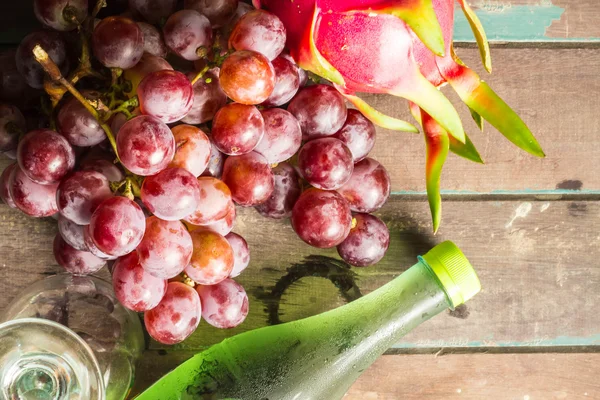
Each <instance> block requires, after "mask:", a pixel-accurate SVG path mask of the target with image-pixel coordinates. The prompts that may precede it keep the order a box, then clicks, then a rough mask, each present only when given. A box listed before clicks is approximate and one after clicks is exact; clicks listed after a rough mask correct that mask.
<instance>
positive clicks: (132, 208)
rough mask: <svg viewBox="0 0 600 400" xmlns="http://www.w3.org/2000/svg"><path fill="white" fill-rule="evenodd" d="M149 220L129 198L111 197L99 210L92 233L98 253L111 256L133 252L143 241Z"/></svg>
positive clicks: (92, 220)
mask: <svg viewBox="0 0 600 400" xmlns="http://www.w3.org/2000/svg"><path fill="white" fill-rule="evenodd" d="M145 229H146V218H145V217H144V213H143V211H142V209H141V208H140V206H138V205H137V204H136V203H134V202H133V201H131V200H129V199H128V198H126V197H120V196H116V197H111V198H110V199H107V200H104V202H103V203H102V204H100V205H99V206H98V208H96V211H94V214H92V219H91V221H90V225H89V234H90V237H91V239H92V241H93V242H94V244H95V245H96V247H98V250H100V251H101V252H103V253H106V254H108V255H111V256H118V257H120V256H123V255H125V254H128V253H131V252H132V251H133V250H134V249H135V248H136V247H137V245H138V244H139V243H140V241H141V240H142V237H143V236H144V230H145Z"/></svg>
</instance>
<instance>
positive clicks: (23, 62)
mask: <svg viewBox="0 0 600 400" xmlns="http://www.w3.org/2000/svg"><path fill="white" fill-rule="evenodd" d="M36 44H39V45H40V46H42V48H43V49H44V50H45V51H46V53H48V56H50V59H52V61H54V63H55V64H56V65H57V66H58V67H59V68H60V69H61V71H62V72H63V73H64V72H66V67H67V64H68V63H67V49H66V45H65V42H64V41H63V39H62V38H61V36H60V34H59V33H58V32H53V31H37V32H33V33H30V34H29V35H27V36H25V38H24V39H23V40H22V41H21V44H19V48H18V49H17V53H16V54H15V61H16V64H17V69H18V70H19V73H20V74H21V75H22V76H23V78H25V81H26V82H27V84H28V85H29V86H31V87H33V88H35V89H42V88H43V87H44V77H45V76H46V73H45V72H44V69H43V68H42V66H41V65H40V64H39V63H38V62H37V61H36V60H35V57H34V56H33V52H32V51H33V48H34V47H35V45H36Z"/></svg>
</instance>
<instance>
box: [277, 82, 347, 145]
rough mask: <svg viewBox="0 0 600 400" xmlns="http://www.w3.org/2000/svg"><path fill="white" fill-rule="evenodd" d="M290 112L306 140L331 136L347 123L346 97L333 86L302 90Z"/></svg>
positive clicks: (294, 100)
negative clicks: (298, 123)
mask: <svg viewBox="0 0 600 400" xmlns="http://www.w3.org/2000/svg"><path fill="white" fill-rule="evenodd" d="M288 111H289V112H291V113H292V114H294V117H296V119H297V120H298V122H300V128H302V136H303V139H304V140H312V139H315V138H318V137H323V136H330V135H333V134H334V133H336V132H337V131H339V130H340V129H341V128H342V126H343V125H344V122H345V121H346V114H347V110H346V104H345V103H344V97H343V96H342V95H341V94H340V93H339V92H338V91H337V90H335V88H333V87H332V86H328V85H322V84H320V85H312V86H307V87H305V88H303V89H302V90H300V91H299V92H298V94H296V96H294V98H293V99H292V101H291V102H290V105H289V106H288Z"/></svg>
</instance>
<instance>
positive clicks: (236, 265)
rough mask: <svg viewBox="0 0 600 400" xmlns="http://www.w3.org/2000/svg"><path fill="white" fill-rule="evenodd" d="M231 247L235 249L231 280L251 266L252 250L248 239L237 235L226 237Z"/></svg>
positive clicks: (232, 234) (231, 234)
mask: <svg viewBox="0 0 600 400" xmlns="http://www.w3.org/2000/svg"><path fill="white" fill-rule="evenodd" d="M225 239H227V241H228V242H229V245H230V246H231V248H232V249H233V269H232V270H231V273H230V274H229V277H230V278H235V277H236V276H239V275H240V274H241V273H242V272H243V271H244V270H245V269H246V268H248V264H250V248H249V247H248V242H246V239H244V238H243V237H241V236H240V235H238V234H237V233H233V232H231V233H229V234H227V236H225Z"/></svg>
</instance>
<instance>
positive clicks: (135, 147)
mask: <svg viewBox="0 0 600 400" xmlns="http://www.w3.org/2000/svg"><path fill="white" fill-rule="evenodd" d="M117 151H118V152H119V157H120V159H121V163H122V164H123V166H125V168H127V169H128V170H130V171H131V172H133V173H134V174H138V175H142V176H148V175H154V174H156V173H158V172H160V171H162V170H163V169H165V168H166V167H167V166H168V165H169V164H170V163H171V161H173V156H174V155H175V138H174V137H173V134H172V133H171V130H170V129H169V127H168V126H167V125H166V124H165V123H164V122H162V121H161V120H160V119H158V118H156V117H153V116H151V115H140V116H139V117H134V118H132V119H130V120H129V121H127V122H125V124H124V125H123V126H122V127H121V129H120V130H119V134H118V135H117Z"/></svg>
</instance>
